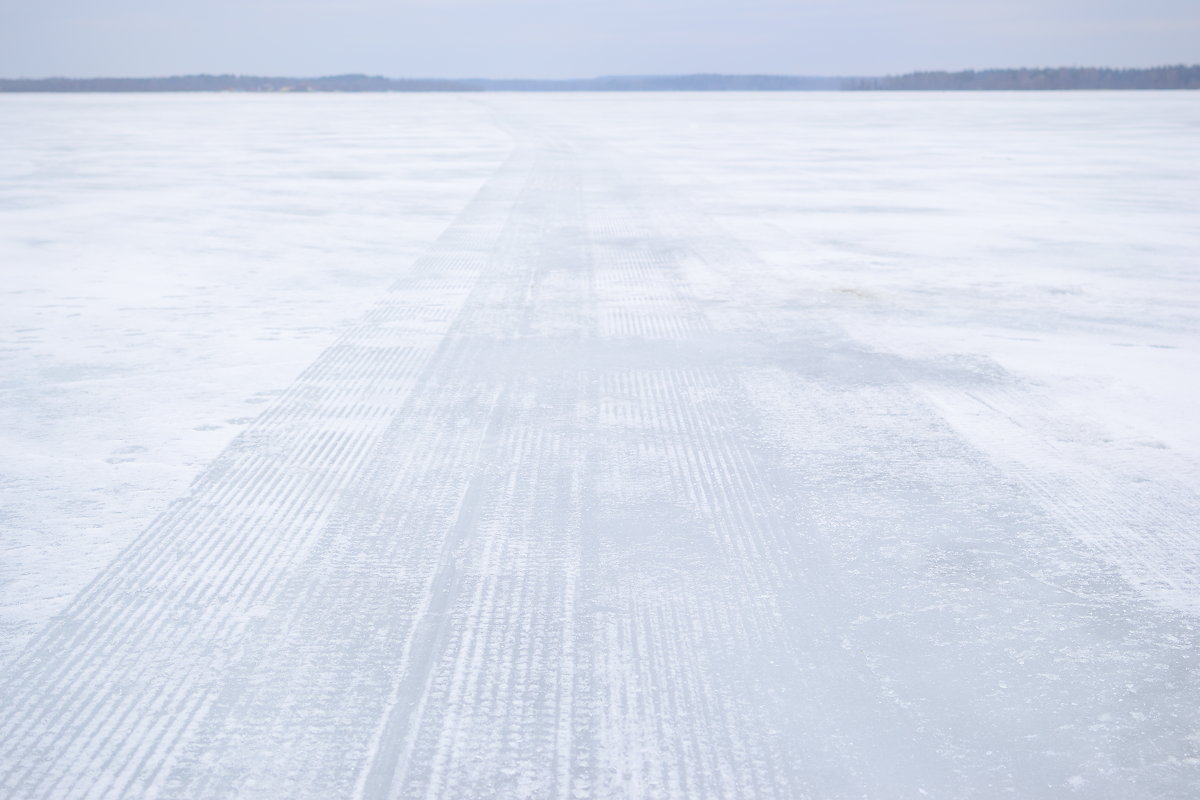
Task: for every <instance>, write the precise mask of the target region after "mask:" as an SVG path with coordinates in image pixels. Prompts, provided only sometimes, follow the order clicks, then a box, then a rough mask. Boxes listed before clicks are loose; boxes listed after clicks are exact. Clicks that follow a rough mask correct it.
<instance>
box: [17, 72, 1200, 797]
mask: <svg viewBox="0 0 1200 800" xmlns="http://www.w3.org/2000/svg"><path fill="white" fill-rule="evenodd" d="M0 111H2V113H0V262H2V263H3V267H2V269H3V276H4V286H3V287H0V335H2V336H3V346H2V348H0V370H2V372H0V445H2V450H3V453H4V458H3V463H2V464H0V481H2V482H0V491H2V492H3V497H4V500H3V505H2V507H0V525H2V526H3V530H2V538H0V638H2V641H0V645H2V648H0V797H4V798H6V799H8V800H34V799H35V798H36V799H41V798H46V799H47V800H62V799H64V798H66V799H68V800H73V799H74V798H179V799H180V800H185V799H186V800H197V799H198V798H199V799H203V798H234V797H237V798H278V800H301V799H302V798H312V799H313V800H329V799H330V798H372V799H374V798H381V799H382V798H402V799H407V798H452V799H455V800H458V799H473V798H531V799H534V800H540V799H541V798H547V799H550V798H571V799H572V800H584V799H585V798H632V799H634V800H640V799H641V798H680V800H685V799H686V800H691V799H692V798H729V799H730V800H754V799H755V798H780V799H784V800H796V799H799V798H811V799H812V800H832V799H833V798H878V799H879V800H898V799H900V798H925V797H932V798H946V799H947V800H958V799H959V798H976V797H977V798H993V797H1016V798H1061V797H1068V796H1079V797H1086V798H1122V799H1123V800H1132V799H1133V798H1189V797H1198V796H1200V674H1198V671H1197V666H1198V663H1197V662H1198V661H1200V627H1198V616H1197V615H1198V614H1200V534H1198V524H1197V523H1198V521H1200V501H1198V487H1200V461H1198V457H1200V424H1198V423H1197V414H1196V400H1197V389H1198V388H1200V379H1198V377H1197V376H1200V260H1198V259H1200V255H1198V254H1200V218H1198V217H1197V215H1196V201H1197V198H1200V135H1198V134H1200V104H1197V103H1196V102H1195V98H1194V96H1192V95H1190V94H1188V93H1175V94H1171V93H1126V94H1109V93H1078V94H1041V95H1035V94H1027V95H1021V94H1003V93H996V94H983V95H966V94H963V95H950V94H927V95H882V94H874V95H872V94H836V95H835V94H805V95H784V94H781V95H755V94H742V95H739V94H730V95H721V96H713V95H634V96H627V95H611V96H608V95H574V96H572V95H550V96H521V95H508V96H483V97H476V96H454V95H450V96H436V95H430V96H416V95H389V96H378V95H375V96H341V95H333V96H330V95H324V96H310V97H288V96H261V97H259V96H243V95H239V96H219V95H210V96H183V95H175V96H167V95H163V96H147V97H138V96H129V95H109V96H105V95H95V96H53V95H46V96H32V95H31V96H4V97H0Z"/></svg>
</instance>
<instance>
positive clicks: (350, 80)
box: [0, 64, 1200, 92]
mask: <svg viewBox="0 0 1200 800" xmlns="http://www.w3.org/2000/svg"><path fill="white" fill-rule="evenodd" d="M1135 89H1151V90H1170V89H1200V65H1192V66H1188V65H1182V64H1180V65H1172V66H1162V67H1149V68H1139V69H1110V68H1102V67H1053V68H1042V69H1026V68H1022V69H986V70H964V71H959V72H913V73H908V74H906V75H890V76H884V77H811V76H795V75H720V74H697V75H647V76H636V75H635V76H612V77H601V78H584V79H570V80H541V79H486V78H466V79H447V78H385V77H382V76H378V75H357V74H355V75H331V76H326V77H319V78H281V77H260V76H252V75H177V76H171V77H164V78H0V92H639V91H642V92H653V91H702V92H703V91H707V92H719V91H1064V90H1135Z"/></svg>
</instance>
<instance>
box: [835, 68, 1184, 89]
mask: <svg viewBox="0 0 1200 800" xmlns="http://www.w3.org/2000/svg"><path fill="white" fill-rule="evenodd" d="M843 88H845V89H850V90H858V91H881V90H882V91H887V90H892V91H896V90H899V91H922V90H952V91H988V90H992V91H996V90H1018V91H1023V90H1035V91H1036V90H1066V89H1200V66H1185V65H1183V64H1178V65H1174V66H1167V67H1150V68H1147V69H1105V68H1095V67H1056V68H1051V69H985V70H978V71H977V70H966V71H963V72H913V73H910V74H908V75H894V76H888V77H885V78H854V79H851V80H849V81H847V82H846V84H845V86H844V87H843Z"/></svg>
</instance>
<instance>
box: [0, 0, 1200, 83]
mask: <svg viewBox="0 0 1200 800" xmlns="http://www.w3.org/2000/svg"><path fill="white" fill-rule="evenodd" d="M1179 62H1187V63H1196V62H1200V0H1006V1H1005V2H994V1H993V0H982V2H980V1H979V0H974V1H973V0H686V1H685V0H640V1H639V0H604V1H603V2H602V1H601V0H553V1H548V0H504V1H501V0H342V1H341V2H333V1H332V0H0V76H3V77H18V76H26V77H45V76H51V75H64V76H75V77H91V76H109V75H122V76H155V75H172V74H184V73H199V72H209V73H225V72H232V73H243V74H256V75H289V76H315V75H329V74H339V73H347V72H366V73H370V74H380V75H387V76H391V77H405V76H411V77H428V76H442V77H491V78H495V77H535V78H564V77H591V76H596V75H618V74H620V75H631V74H679V73H690V72H727V73H782V74H794V75H801V74H802V75H875V74H884V73H896V72H908V71H912V70H918V69H965V68H982V67H998V66H1068V65H1089V66H1090V65H1097V66H1120V67H1126V66H1152V65H1156V64H1166V63H1179Z"/></svg>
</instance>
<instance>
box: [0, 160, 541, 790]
mask: <svg viewBox="0 0 1200 800" xmlns="http://www.w3.org/2000/svg"><path fill="white" fill-rule="evenodd" d="M528 170H529V163H528V157H527V155H525V154H519V155H518V156H514V158H513V159H512V160H511V161H510V162H509V163H508V164H507V165H506V166H505V167H504V168H502V169H501V171H500V172H498V173H497V175H496V176H495V177H494V178H493V179H492V180H491V181H489V183H488V184H487V185H486V186H485V187H484V188H483V189H482V190H481V191H480V193H479V195H478V196H477V197H476V199H475V200H474V201H473V202H472V203H471V204H470V205H469V206H468V207H467V208H466V209H464V211H463V213H462V214H461V215H460V217H459V218H458V219H457V220H456V222H455V224H454V226H452V227H451V229H450V230H449V231H448V232H447V234H446V235H444V236H443V237H442V238H441V239H440V240H439V243H438V245H437V246H436V247H435V249H434V251H433V252H432V253H431V254H430V255H429V256H427V257H426V258H424V259H422V260H420V261H419V262H418V263H417V264H416V265H414V268H413V277H412V278H409V279H402V280H401V281H400V282H399V283H398V284H397V285H396V286H395V287H393V289H392V291H391V292H389V295H388V296H387V297H385V298H384V299H383V300H381V302H380V304H379V305H378V306H377V307H376V309H374V310H373V311H371V312H368V314H367V316H366V318H365V320H364V322H363V323H362V324H361V325H360V326H359V328H357V329H355V330H352V331H350V332H349V333H347V334H346V335H345V336H344V337H342V339H341V341H339V342H338V343H335V345H334V346H333V347H331V348H330V350H329V351H327V353H326V354H325V355H324V356H323V357H322V358H320V359H318V361H317V362H316V363H315V364H314V365H313V367H311V368H310V369H308V370H306V371H305V373H303V374H302V375H301V376H300V377H299V378H298V380H297V382H296V384H294V385H293V387H291V388H290V389H289V390H288V391H287V392H286V393H285V394H284V396H283V397H281V398H280V401H279V403H278V405H277V406H276V407H275V409H273V410H272V411H270V412H268V413H267V414H264V415H263V417H262V418H261V419H260V420H259V421H258V422H256V424H255V425H254V426H252V428H251V429H250V430H248V431H247V432H246V433H245V434H244V435H243V436H241V437H239V439H238V440H236V441H235V442H234V443H233V444H232V445H231V446H230V448H229V449H228V450H227V451H226V453H225V454H223V455H222V457H220V458H219V459H218V460H217V462H215V463H214V465H213V467H211V468H210V469H209V470H207V471H206V472H205V473H204V474H202V475H201V476H200V478H199V479H198V480H197V481H196V483H195V485H194V486H193V489H192V491H191V492H190V493H189V495H188V496H187V497H185V498H183V499H182V500H181V501H180V502H178V503H177V504H175V505H174V506H173V507H172V508H171V509H170V510H168V511H167V512H166V513H164V514H163V515H162V516H161V517H160V518H159V519H158V520H156V521H155V523H153V524H152V526H151V527H150V528H149V529H148V530H147V532H146V534H144V535H143V536H142V537H139V539H138V540H137V541H136V542H135V543H134V544H133V545H132V546H131V547H130V548H129V549H128V550H127V551H125V553H124V554H123V555H122V557H121V558H120V559H118V560H117V561H115V562H114V564H113V565H112V566H111V567H110V568H109V569H108V570H106V572H105V573H104V574H102V575H101V576H100V577H99V578H98V579H97V580H96V581H95V582H94V583H93V584H92V586H91V587H89V588H88V589H87V590H86V591H85V592H83V593H82V594H81V595H80V597H79V598H78V599H77V600H76V601H75V602H74V603H73V604H72V605H71V606H70V607H69V608H68V609H67V611H66V612H64V614H62V615H61V616H60V617H59V618H58V619H57V620H56V621H55V623H54V624H52V625H51V626H49V627H48V628H47V630H46V631H45V632H44V633H43V634H42V635H41V636H40V637H39V638H38V639H36V640H35V641H34V642H33V643H32V644H31V646H30V647H29V648H28V649H27V650H26V653H25V654H24V655H23V656H22V657H21V658H20V659H18V660H17V662H16V664H15V665H14V669H13V670H12V672H11V674H10V679H9V680H8V681H6V683H5V686H4V693H3V696H4V697H5V699H6V702H5V703H4V709H5V710H4V712H3V716H2V717H0V730H3V731H4V732H5V735H4V741H6V742H10V743H13V742H16V743H19V744H20V746H21V749H22V750H23V751H24V752H25V753H30V754H32V753H38V754H39V756H38V757H37V758H36V759H30V758H29V757H28V756H27V757H26V758H25V759H24V760H23V759H22V755H21V753H19V752H18V753H14V752H12V750H11V749H10V748H6V750H9V751H10V752H9V753H8V754H7V758H6V759H5V762H6V763H5V765H4V766H5V767H6V768H7V769H6V770H5V776H4V782H3V783H2V784H0V785H3V786H6V787H8V788H9V790H10V791H12V792H14V793H15V794H16V796H22V797H24V796H29V797H36V796H56V795H57V796H61V794H60V793H61V792H73V793H76V794H77V795H78V796H105V795H104V793H105V792H106V791H108V790H105V789H102V788H101V786H100V785H99V784H94V783H93V784H92V785H90V786H85V784H87V783H91V782H92V777H90V776H93V775H94V774H95V773H94V772H91V770H93V769H94V768H95V767H96V766H97V765H98V764H99V763H101V762H100V761H97V760H96V759H103V757H104V756H103V754H104V753H106V752H108V754H109V755H108V759H109V760H112V759H113V758H114V757H115V756H114V755H113V754H112V753H113V748H114V747H115V748H116V750H117V751H121V750H122V748H123V747H125V746H126V745H125V744H123V743H122V742H120V741H114V740H113V739H112V738H110V737H106V736H105V735H104V733H105V728H104V727H103V726H104V721H105V720H112V721H113V722H114V723H115V724H117V725H119V724H121V722H122V720H124V719H126V718H128V715H135V716H137V717H141V718H147V717H153V716H155V713H156V712H154V711H152V709H156V708H157V709H159V711H158V712H157V713H169V714H171V715H172V716H174V717H176V718H179V717H187V716H189V715H191V714H194V713H196V712H195V708H194V706H195V704H196V703H197V702H199V700H198V698H199V697H203V696H204V693H203V692H197V693H196V694H197V698H192V699H189V700H182V699H180V698H181V697H185V696H186V694H187V689H190V688H193V687H195V685H196V684H197V683H198V682H200V683H204V682H207V683H210V684H212V683H216V682H217V680H218V678H219V676H220V675H221V673H222V670H223V669H224V668H225V666H226V662H227V658H223V657H222V656H225V655H226V653H224V652H223V651H224V650H226V649H227V647H228V645H226V646H224V647H223V646H221V645H220V644H218V643H220V642H222V641H226V642H228V641H233V640H234V637H231V636H230V629H231V628H232V629H235V630H236V628H237V627H238V625H239V617H238V615H239V614H241V615H243V616H244V615H245V614H246V613H248V612H247V608H246V606H247V605H249V606H250V611H253V602H252V601H253V600H255V599H257V600H260V601H264V602H270V600H271V597H272V592H274V591H276V589H277V587H278V585H279V583H280V581H281V580H282V578H283V577H284V576H286V575H287V573H288V569H287V566H286V565H288V564H294V563H296V561H297V560H299V559H301V558H302V557H303V556H304V554H305V553H306V551H307V549H308V547H310V546H311V543H312V540H313V537H314V535H315V534H316V533H317V532H318V531H319V530H320V529H321V528H322V526H323V525H324V524H325V523H326V522H327V519H328V515H329V508H330V506H331V505H333V504H334V503H335V502H336V500H337V499H338V498H344V496H345V494H346V491H347V487H348V486H349V485H350V483H351V481H352V480H353V479H354V477H355V470H356V469H357V468H359V467H360V466H361V465H362V463H363V458H364V456H365V454H366V452H367V451H368V450H369V448H370V447H371V445H372V442H373V440H375V439H378V438H379V436H380V431H381V429H382V427H383V426H384V425H386V424H387V422H388V421H389V418H390V416H392V415H394V414H395V413H396V412H397V411H398V410H399V409H400V408H401V407H402V404H403V403H404V401H405V398H406V396H407V394H408V392H409V391H411V390H412V388H413V386H414V384H415V380H414V379H415V377H416V376H415V375H414V374H413V373H414V372H415V370H414V369H413V366H414V361H415V360H414V359H413V358H412V355H411V351H412V350H413V349H414V348H413V343H414V339H416V340H417V341H420V340H421V339H422V338H423V339H425V340H426V342H425V347H424V348H423V349H424V350H425V358H424V359H423V360H425V361H428V360H429V359H430V358H431V357H433V356H434V355H435V352H436V351H435V350H434V347H436V346H437V344H438V337H437V336H436V327H434V326H431V325H423V326H420V329H419V330H418V331H417V333H418V336H416V337H414V336H412V335H411V334H410V333H409V332H408V331H405V330H404V329H403V328H399V327H397V328H395V329H394V331H393V332H390V333H385V332H384V331H382V330H381V329H380V323H381V322H392V321H394V319H393V318H394V317H395V316H396V315H395V313H394V312H393V311H392V309H393V308H395V307H401V308H403V307H404V306H405V305H407V304H409V303H411V302H412V300H410V298H412V297H415V298H416V300H417V301H418V302H419V301H420V300H422V299H426V300H428V299H429V298H430V297H436V301H435V305H434V307H435V308H437V309H438V310H439V311H440V310H441V309H454V308H455V306H456V305H457V306H461V304H462V303H464V302H465V301H466V299H467V292H468V291H469V290H470V289H471V288H472V286H473V285H474V284H475V283H476V282H477V281H478V279H479V275H480V273H481V271H482V270H483V269H484V268H485V267H486V266H487V265H488V264H489V263H490V259H491V258H492V257H493V254H494V250H495V243H496V240H497V236H499V235H500V233H501V229H499V228H497V223H500V224H501V225H502V224H503V222H504V218H505V217H504V209H505V208H506V207H508V206H510V205H511V203H512V202H513V200H512V198H513V194H514V189H516V188H519V186H520V182H522V181H523V180H524V179H525V175H526V174H527V172H528ZM410 289H411V291H410ZM407 316H410V317H411V316H412V315H411V314H408V315H407ZM443 316H445V315H443ZM360 338H366V339H369V340H372V341H375V342H379V343H383V342H387V341H388V340H389V339H390V340H391V342H393V343H394V344H392V345H391V346H390V348H387V350H390V352H387V350H385V355H383V356H382V357H378V356H379V354H372V353H365V352H364V351H363V348H362V347H361V346H360V345H358V344H357V342H358V340H359V339H360ZM364 355H366V356H369V355H376V356H377V357H376V358H374V359H372V358H363V356H364ZM417 365H418V366H419V364H417ZM406 367H407V368H406ZM331 378H333V379H335V380H336V384H335V385H340V386H342V387H343V388H342V391H341V392H338V393H336V394H335V395H334V396H333V398H332V401H333V402H332V403H326V404H322V403H321V402H320V401H319V400H315V399H314V398H313V395H314V393H315V391H319V390H321V389H322V388H324V385H325V384H327V383H328V382H329V381H330V380H331ZM352 378H355V379H357V380H351V379H352ZM356 382H357V383H358V386H357V387H355V385H354V384H355V383H356ZM355 394H357V395H358V396H359V397H362V398H369V399H370V400H374V401H375V402H372V403H367V404H363V403H361V402H359V403H355V404H354V405H351V406H349V408H347V407H346V406H345V405H344V402H345V401H344V400H343V399H342V398H346V397H350V398H353V397H354V396H355ZM379 401H386V402H387V403H388V404H390V406H391V408H390V409H387V406H386V405H384V406H381V405H379ZM356 407H357V408H358V409H359V410H362V411H365V412H366V413H365V414H364V415H363V416H362V417H360V418H359V419H357V420H355V419H351V418H347V417H346V416H345V414H348V413H352V412H353V411H354V409H355V408H356ZM327 411H329V412H332V413H331V416H332V417H333V419H334V420H335V422H334V425H335V426H342V427H344V429H349V431H350V433H343V434H342V435H341V436H339V435H338V432H337V431H336V429H335V430H334V431H329V430H327V429H325V427H324V423H325V418H326V412H327ZM381 411H382V413H380V412H381ZM389 412H390V413H389ZM339 439H341V440H342V441H341V443H342V445H343V447H342V448H341V449H340V450H338V449H336V448H333V447H331V445H332V444H334V443H336V442H337V441H338V440H339ZM335 453H336V455H335ZM239 604H241V606H242V608H241V609H238V608H237V606H238V605H239ZM245 622H246V620H244V619H242V620H241V623H242V624H244V623H245ZM214 644H217V646H216V647H213V645H214ZM161 651H165V652H166V653H168V657H165V658H164V657H157V658H156V656H155V655H154V654H155V653H156V652H161ZM175 665H178V666H175ZM97 670H105V671H103V672H98V671H97ZM180 671H182V672H183V676H180V674H179V673H180ZM181 677H185V678H186V680H184V679H181ZM134 687H147V688H153V689H154V690H153V691H152V693H151V694H150V696H148V697H147V696H144V695H143V691H144V690H143V689H137V690H135V689H134ZM185 687H186V688H185ZM160 692H166V694H165V695H162V697H161V698H160V697H159V696H158V693H160ZM134 695H136V696H134ZM172 703H180V704H181V706H180V707H175V706H173V705H171V704H172ZM119 709H123V710H119ZM123 715H125V716H123ZM98 726H99V727H98ZM56 746H65V747H68V748H70V749H69V750H67V751H65V753H64V755H67V754H69V760H68V759H66V758H61V759H60V758H48V757H47V756H46V754H47V753H48V752H53V750H54V748H55V747H56ZM128 746H130V747H132V746H133V744H132V743H130V744H129V745H128ZM56 771H57V772H56ZM72 776H74V777H72ZM72 780H77V781H79V783H72V782H71V781H72ZM123 791H124V790H122V792H123Z"/></svg>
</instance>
